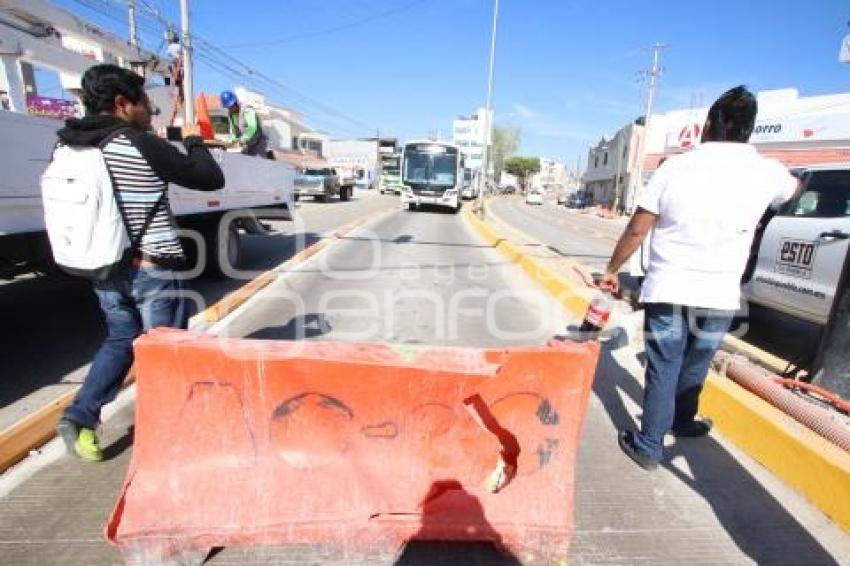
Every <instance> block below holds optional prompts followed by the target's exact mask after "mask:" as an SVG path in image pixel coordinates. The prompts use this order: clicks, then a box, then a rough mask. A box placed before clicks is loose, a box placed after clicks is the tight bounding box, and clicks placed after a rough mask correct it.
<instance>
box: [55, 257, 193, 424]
mask: <svg viewBox="0 0 850 566" xmlns="http://www.w3.org/2000/svg"><path fill="white" fill-rule="evenodd" d="M93 286H94V292H95V294H96V295H97V300H98V302H99V303H100V309H101V311H103V315H104V318H105V322H106V338H105V339H104V341H103V344H101V346H100V348H99V349H98V351H97V353H96V354H95V356H94V360H93V361H92V364H91V367H90V368H89V372H88V375H86V379H85V381H84V382H83V385H82V387H81V388H80V390H79V391H78V392H77V396H76V397H75V398H74V403H73V404H72V405H71V406H70V407H68V408H67V409H66V410H65V418H67V419H69V420H71V421H73V422H75V423H77V425H79V426H81V427H86V428H95V427H96V426H97V424H98V423H99V422H100V409H101V407H103V406H104V405H106V404H107V403H109V402H110V401H112V400H113V399H115V397H116V396H117V395H118V391H119V390H120V389H121V383H122V382H123V381H124V376H125V375H126V373H127V370H129V369H130V366H131V365H132V364H133V340H134V339H135V338H136V337H137V336H139V335H140V334H141V333H142V332H143V331H144V330H150V329H151V328H155V327H157V326H169V327H172V328H186V326H187V324H188V320H189V317H188V314H189V312H188V308H187V301H186V299H185V298H184V297H183V294H182V291H183V289H184V288H185V287H184V283H183V281H181V280H179V279H176V278H175V276H174V272H173V271H171V270H170V269H166V268H163V267H158V266H154V265H148V264H145V265H142V266H140V267H130V268H127V269H125V270H123V271H122V272H120V273H118V274H117V275H115V276H114V277H113V278H111V279H109V280H107V281H95V282H94V283H93Z"/></svg>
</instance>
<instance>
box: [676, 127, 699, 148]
mask: <svg viewBox="0 0 850 566" xmlns="http://www.w3.org/2000/svg"><path fill="white" fill-rule="evenodd" d="M701 136H702V126H701V125H700V124H697V123H693V124H688V125H687V126H684V127H683V128H682V129H681V131H680V132H679V147H681V148H684V149H687V148H691V147H693V146H695V145H697V144H698V143H699V141H700V137H701Z"/></svg>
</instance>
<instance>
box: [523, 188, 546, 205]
mask: <svg viewBox="0 0 850 566" xmlns="http://www.w3.org/2000/svg"><path fill="white" fill-rule="evenodd" d="M525 204H543V193H542V192H541V191H539V190H537V189H529V190H528V192H527V193H526V194H525Z"/></svg>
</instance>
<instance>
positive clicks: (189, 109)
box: [180, 0, 195, 125]
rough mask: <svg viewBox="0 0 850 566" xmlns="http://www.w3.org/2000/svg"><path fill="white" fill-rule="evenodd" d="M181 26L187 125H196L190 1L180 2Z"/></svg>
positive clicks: (181, 0)
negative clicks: (190, 33)
mask: <svg viewBox="0 0 850 566" xmlns="http://www.w3.org/2000/svg"><path fill="white" fill-rule="evenodd" d="M180 24H181V28H182V32H183V37H182V40H183V102H184V107H185V112H186V114H185V116H186V119H185V123H186V125H191V124H194V123H195V95H194V89H193V85H192V36H191V35H189V0H180Z"/></svg>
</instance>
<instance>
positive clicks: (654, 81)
mask: <svg viewBox="0 0 850 566" xmlns="http://www.w3.org/2000/svg"><path fill="white" fill-rule="evenodd" d="M665 47H667V46H666V45H664V44H663V43H655V44H653V45H652V47H651V49H652V68H651V69H650V70H649V73H648V74H649V85H648V92H647V93H646V108H645V110H644V118H643V135H642V136H640V138H639V139H638V147H637V160H638V161H637V166H636V167H635V173H634V180H633V181H632V180H631V179H630V180H629V184H630V185H631V186H632V188H631V190H630V191H629V193H630V194H629V196H628V199H626V202H625V205H626V208H628V209H631V208H632V204H633V202H634V199H635V197H636V196H637V191H638V190H639V189H640V188H641V187H642V186H643V162H644V160H645V159H646V138H647V135H648V134H649V118H650V116H651V115H652V103H653V101H654V98H655V87H656V86H657V85H658V77H660V76H661V67H660V66H659V65H658V63H659V59H660V57H661V50H662V49H664V48H665Z"/></svg>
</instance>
